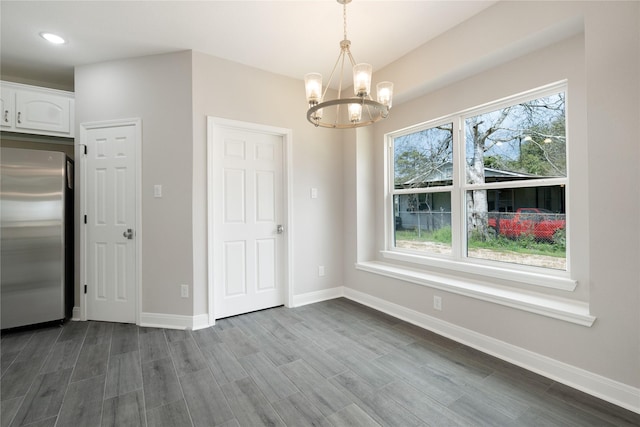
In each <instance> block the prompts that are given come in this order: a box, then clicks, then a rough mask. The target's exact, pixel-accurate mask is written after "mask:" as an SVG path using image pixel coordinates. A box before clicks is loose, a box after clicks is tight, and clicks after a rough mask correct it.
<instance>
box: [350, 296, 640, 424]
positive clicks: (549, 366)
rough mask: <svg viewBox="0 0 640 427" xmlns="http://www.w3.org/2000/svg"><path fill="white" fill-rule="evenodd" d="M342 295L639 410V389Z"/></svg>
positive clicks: (397, 307)
mask: <svg viewBox="0 0 640 427" xmlns="http://www.w3.org/2000/svg"><path fill="white" fill-rule="evenodd" d="M344 296H345V298H348V299H350V300H353V301H356V302H359V303H360V304H364V305H366V306H368V307H371V308H374V309H376V310H379V311H382V312H383V313H387V314H389V315H391V316H394V317H397V318H398V319H401V320H404V321H407V322H409V323H412V324H414V325H416V326H419V327H421V328H424V329H427V330H430V331H433V332H435V333H437V334H438V335H442V336H445V337H447V338H450V339H452V340H455V341H457V342H459V343H462V344H465V345H468V346H470V347H473V348H475V349H477V350H480V351H482V352H483V353H487V354H490V355H492V356H495V357H498V358H500V359H502V360H505V361H507V362H510V363H513V364H514V365H518V366H520V367H522V368H525V369H527V370H529V371H532V372H535V373H538V374H540V375H543V376H545V377H548V378H550V379H552V380H554V381H558V382H560V383H562V384H566V385H568V386H569V387H573V388H575V389H578V390H581V391H583V392H585V393H588V394H590V395H592V396H595V397H598V398H600V399H603V400H606V401H607V402H610V403H613V404H614V405H618V406H620V407H622V408H625V409H628V410H630V411H633V412H637V413H640V399H639V396H640V388H636V387H632V386H630V385H627V384H624V383H621V382H618V381H615V380H612V379H609V378H606V377H603V376H601V375H598V374H595V373H593V372H589V371H586V370H584V369H581V368H578V367H575V366H572V365H568V364H566V363H564V362H561V361H559V360H555V359H552V358H550V357H547V356H544V355H541V354H538V353H534V352H532V351H529V350H526V349H523V348H521V347H517V346H515V345H512V344H509V343H506V342H504V341H500V340H497V339H495V338H492V337H489V336H486V335H482V334H479V333H477V332H474V331H472V330H469V329H466V328H462V327H460V326H456V325H454V324H452V323H448V322H445V321H443V320H440V319H437V318H434V317H431V316H428V315H426V314H424V313H420V312H418V311H415V310H412V309H409V308H406V307H403V306H401V305H398V304H395V303H392V302H388V301H385V300H382V299H380V298H377V297H374V296H371V295H369V294H366V293H363V292H360V291H357V290H354V289H350V288H347V287H345V288H344Z"/></svg>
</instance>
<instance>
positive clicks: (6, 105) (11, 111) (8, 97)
mask: <svg viewBox="0 0 640 427" xmlns="http://www.w3.org/2000/svg"><path fill="white" fill-rule="evenodd" d="M0 92H1V95H0V105H1V107H0V108H1V110H0V113H1V114H2V116H0V126H2V127H3V128H4V127H7V128H10V127H13V122H14V117H15V114H16V112H15V107H14V106H15V99H14V96H15V95H14V92H13V91H12V90H9V89H5V88H2V91H0Z"/></svg>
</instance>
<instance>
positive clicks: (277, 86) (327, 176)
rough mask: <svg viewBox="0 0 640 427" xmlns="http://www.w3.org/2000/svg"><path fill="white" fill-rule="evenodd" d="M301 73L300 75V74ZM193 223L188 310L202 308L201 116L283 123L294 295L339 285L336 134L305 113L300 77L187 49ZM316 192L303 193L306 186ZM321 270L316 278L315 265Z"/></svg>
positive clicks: (204, 274)
mask: <svg viewBox="0 0 640 427" xmlns="http://www.w3.org/2000/svg"><path fill="white" fill-rule="evenodd" d="M301 77H302V76H301ZM193 105H194V107H193V135H194V139H193V150H194V151H193V157H194V158H193V192H194V193H193V200H194V211H193V229H194V242H193V243H194V249H193V253H194V260H193V261H194V281H195V282H194V288H195V289H194V295H196V296H197V297H198V298H197V301H196V306H195V314H204V313H206V301H207V299H206V295H207V293H206V279H207V270H206V254H207V242H206V236H207V233H206V230H207V227H206V213H207V210H206V203H207V202H206V201H207V194H206V191H207V188H206V182H207V181H206V173H207V170H206V167H207V164H206V144H207V135H206V117H207V116H215V117H221V118H225V119H232V120H239V121H244V122H250V123H259V124H263V125H268V126H276V127H281V128H286V129H291V130H292V134H293V147H292V157H293V158H292V159H291V160H292V165H291V166H292V177H291V180H292V194H291V203H292V211H293V212H292V218H291V223H290V224H288V227H287V233H292V234H293V248H292V263H293V284H294V294H295V295H300V294H304V293H308V292H313V291H318V290H322V289H327V288H332V287H335V286H341V285H342V278H343V249H342V235H343V230H342V215H341V212H342V204H343V197H342V193H343V186H342V181H343V180H342V146H341V144H340V142H341V140H340V132H339V131H335V130H333V129H322V128H315V127H313V126H312V125H311V124H310V123H309V122H307V119H306V109H307V102H306V99H305V96H304V83H303V82H302V81H301V80H295V79H291V78H287V77H282V76H278V75H274V74H271V73H267V72H264V71H261V70H258V69H255V68H250V67H246V66H243V65H240V64H237V63H233V62H229V61H225V60H222V59H219V58H215V57H212V56H209V55H204V54H202V53H198V52H194V54H193ZM312 187H314V188H317V189H318V198H317V199H311V198H310V189H311V188H312ZM319 265H323V266H324V267H325V273H326V275H325V276H323V277H318V266H319Z"/></svg>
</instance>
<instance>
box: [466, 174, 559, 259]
mask: <svg viewBox="0 0 640 427" xmlns="http://www.w3.org/2000/svg"><path fill="white" fill-rule="evenodd" d="M481 199H482V200H484V201H485V202H486V205H487V206H488V207H489V211H488V212H487V211H486V210H483V209H476V208H474V206H475V204H474V201H477V200H481ZM467 235H468V242H467V256H468V257H470V258H479V259H487V260H494V261H503V262H510V263H515V264H523V265H530V266H536V267H546V268H553V269H557V270H566V269H567V260H566V218H565V187H564V186H560V185H556V186H547V187H523V188H505V189H501V190H473V191H467Z"/></svg>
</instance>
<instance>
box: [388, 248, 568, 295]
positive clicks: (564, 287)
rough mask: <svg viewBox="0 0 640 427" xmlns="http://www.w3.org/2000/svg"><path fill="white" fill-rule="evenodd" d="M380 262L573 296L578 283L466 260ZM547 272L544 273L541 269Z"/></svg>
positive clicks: (398, 256)
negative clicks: (402, 264)
mask: <svg viewBox="0 0 640 427" xmlns="http://www.w3.org/2000/svg"><path fill="white" fill-rule="evenodd" d="M381 254H382V256H383V257H384V258H387V259H390V260H394V261H403V262H409V263H415V264H419V265H420V266H431V267H436V268H439V269H442V268H444V269H447V270H450V271H451V272H452V273H453V274H456V273H460V272H462V273H467V274H471V275H473V276H474V277H477V276H481V277H482V278H483V280H485V281H488V280H491V279H502V280H508V281H510V282H517V283H522V284H526V285H535V286H542V287H545V288H551V289H558V290H561V291H568V292H573V291H574V290H575V289H576V286H577V284H578V282H577V281H576V280H573V279H571V278H570V277H568V274H567V272H566V271H554V270H550V271H549V272H541V271H540V270H541V269H540V268H537V267H533V268H527V266H524V265H523V266H520V265H515V264H511V265H510V267H509V268H501V267H497V266H495V265H492V264H491V263H487V264H484V263H483V262H482V260H471V259H470V260H469V261H468V262H460V261H455V260H451V259H445V258H435V257H434V258H429V257H426V256H424V255H417V254H413V253H409V252H401V251H381ZM545 270H548V269H545Z"/></svg>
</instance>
